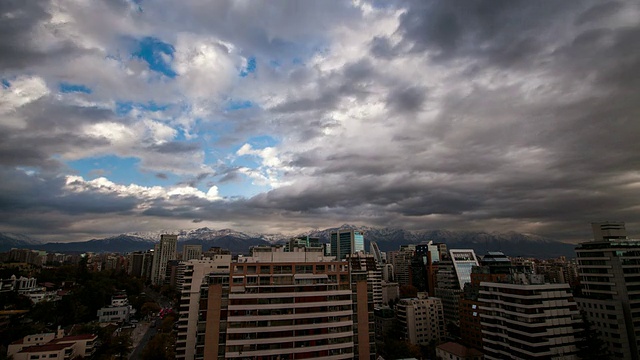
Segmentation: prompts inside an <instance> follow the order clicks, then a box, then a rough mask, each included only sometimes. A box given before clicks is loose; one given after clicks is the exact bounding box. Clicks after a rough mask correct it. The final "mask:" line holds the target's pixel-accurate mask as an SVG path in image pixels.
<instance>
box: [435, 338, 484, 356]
mask: <svg viewBox="0 0 640 360" xmlns="http://www.w3.org/2000/svg"><path fill="white" fill-rule="evenodd" d="M438 349H442V350H444V351H446V352H448V353H451V354H453V355H455V356H459V357H471V356H480V355H482V352H481V351H480V350H477V349H474V348H470V347H466V346H464V345H462V344H458V343H455V342H452V341H449V342H446V343H444V344H442V345H438Z"/></svg>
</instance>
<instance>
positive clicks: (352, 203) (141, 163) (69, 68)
mask: <svg viewBox="0 0 640 360" xmlns="http://www.w3.org/2000/svg"><path fill="white" fill-rule="evenodd" d="M0 17H1V18H2V19H3V21H2V22H0V34H2V35H0V49H1V51H0V81H1V83H2V84H1V85H0V134H1V135H0V140H1V142H0V143H1V144H2V145H0V218H1V219H2V220H0V232H14V233H24V234H29V235H31V236H33V237H34V238H37V239H42V240H44V241H60V240H64V241H67V240H87V239H91V238H100V237H106V236H109V235H113V234H120V233H129V232H144V231H155V230H158V229H193V228H199V227H205V226H207V227H210V228H215V229H222V228H231V229H236V230H239V231H247V232H249V231H250V232H261V233H285V234H288V233H297V232H301V231H306V230H308V229H312V228H329V227H332V226H336V225H338V226H339V225H340V224H343V223H350V224H358V225H366V226H371V227H380V228H381V227H394V228H403V229H407V230H433V229H450V230H469V231H490V232H494V231H496V232H508V231H517V232H522V233H532V234H539V235H542V236H547V237H550V238H553V239H556V240H560V241H567V242H574V243H577V242H580V241H584V240H585V239H588V238H589V237H590V232H589V228H588V223H589V222H593V221H607V220H615V221H624V222H625V223H626V224H627V227H628V228H629V229H631V231H632V232H633V231H634V229H640V212H639V211H638V208H639V206H640V203H638V197H637V193H638V189H639V188H640V177H639V175H638V174H639V173H640V161H639V159H640V153H639V152H638V151H637V149H636V148H637V145H635V143H636V137H637V136H636V135H638V134H639V133H640V132H639V130H640V129H639V128H638V127H639V126H640V125H639V124H638V122H637V121H635V117H637V115H638V113H639V110H640V108H639V107H638V105H637V104H640V94H639V93H638V92H637V91H636V90H637V89H638V85H640V84H639V83H638V77H637V73H638V71H639V70H640V52H638V51H636V50H635V49H637V42H638V40H637V39H638V35H640V5H639V4H637V3H633V2H606V3H603V2H599V1H595V0H594V1H575V2H570V3H564V2H562V3H558V2H556V1H539V2H527V1H510V2H499V1H484V0H482V1H476V2H473V3H467V2H461V1H421V0H407V1H396V2H384V3H383V2H379V1H375V0H372V1H364V0H362V1H360V0H357V1H352V2H341V3H325V2H298V1H296V2H284V1H278V2H270V3H268V4H262V3H258V4H249V3H245V2H238V1H222V0H221V1H215V2H211V3H209V4H201V3H200V2H197V1H184V2H180V3H174V2H144V1H134V0H131V1H127V0H122V1H120V2H100V1H98V2H88V3H83V2H81V1H59V0H41V1H29V2H20V1H17V2H6V3H3V4H0Z"/></svg>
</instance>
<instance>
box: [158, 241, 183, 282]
mask: <svg viewBox="0 0 640 360" xmlns="http://www.w3.org/2000/svg"><path fill="white" fill-rule="evenodd" d="M177 249H178V235H169V234H163V235H160V242H159V243H157V244H155V246H154V247H153V265H152V267H151V283H152V284H154V285H162V284H163V283H164V278H165V274H166V272H167V262H168V261H169V260H175V259H176V257H177Z"/></svg>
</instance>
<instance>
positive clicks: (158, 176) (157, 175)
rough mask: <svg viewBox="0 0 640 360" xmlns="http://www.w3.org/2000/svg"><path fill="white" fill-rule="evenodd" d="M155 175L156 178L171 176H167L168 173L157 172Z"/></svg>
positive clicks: (163, 178) (164, 178)
mask: <svg viewBox="0 0 640 360" xmlns="http://www.w3.org/2000/svg"><path fill="white" fill-rule="evenodd" d="M155 176H156V178H158V179H162V180H166V179H168V178H169V176H167V174H165V173H157V174H156V175H155Z"/></svg>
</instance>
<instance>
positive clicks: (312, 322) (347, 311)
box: [195, 247, 375, 359]
mask: <svg viewBox="0 0 640 360" xmlns="http://www.w3.org/2000/svg"><path fill="white" fill-rule="evenodd" d="M283 250H284V249H282V248H274V247H255V248H253V249H252V255H251V256H250V257H240V258H239V259H238V261H237V262H233V263H231V266H230V273H229V274H219V273H218V274H210V275H208V276H207V277H206V281H205V282H204V283H203V284H202V286H201V292H200V293H201V298H200V309H199V323H198V333H197V344H196V356H195V358H196V359H294V358H295V359H305V358H314V359H353V358H356V359H374V358H375V343H374V335H373V333H374V323H373V302H372V297H371V296H370V295H371V294H370V293H369V291H368V290H369V284H368V282H367V277H366V273H363V272H355V273H354V274H350V272H349V266H348V263H347V262H343V261H336V260H335V258H334V257H326V256H324V252H323V250H322V249H321V248H317V249H316V248H301V251H297V252H284V251H283ZM302 250H304V251H302ZM352 275H353V276H352Z"/></svg>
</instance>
